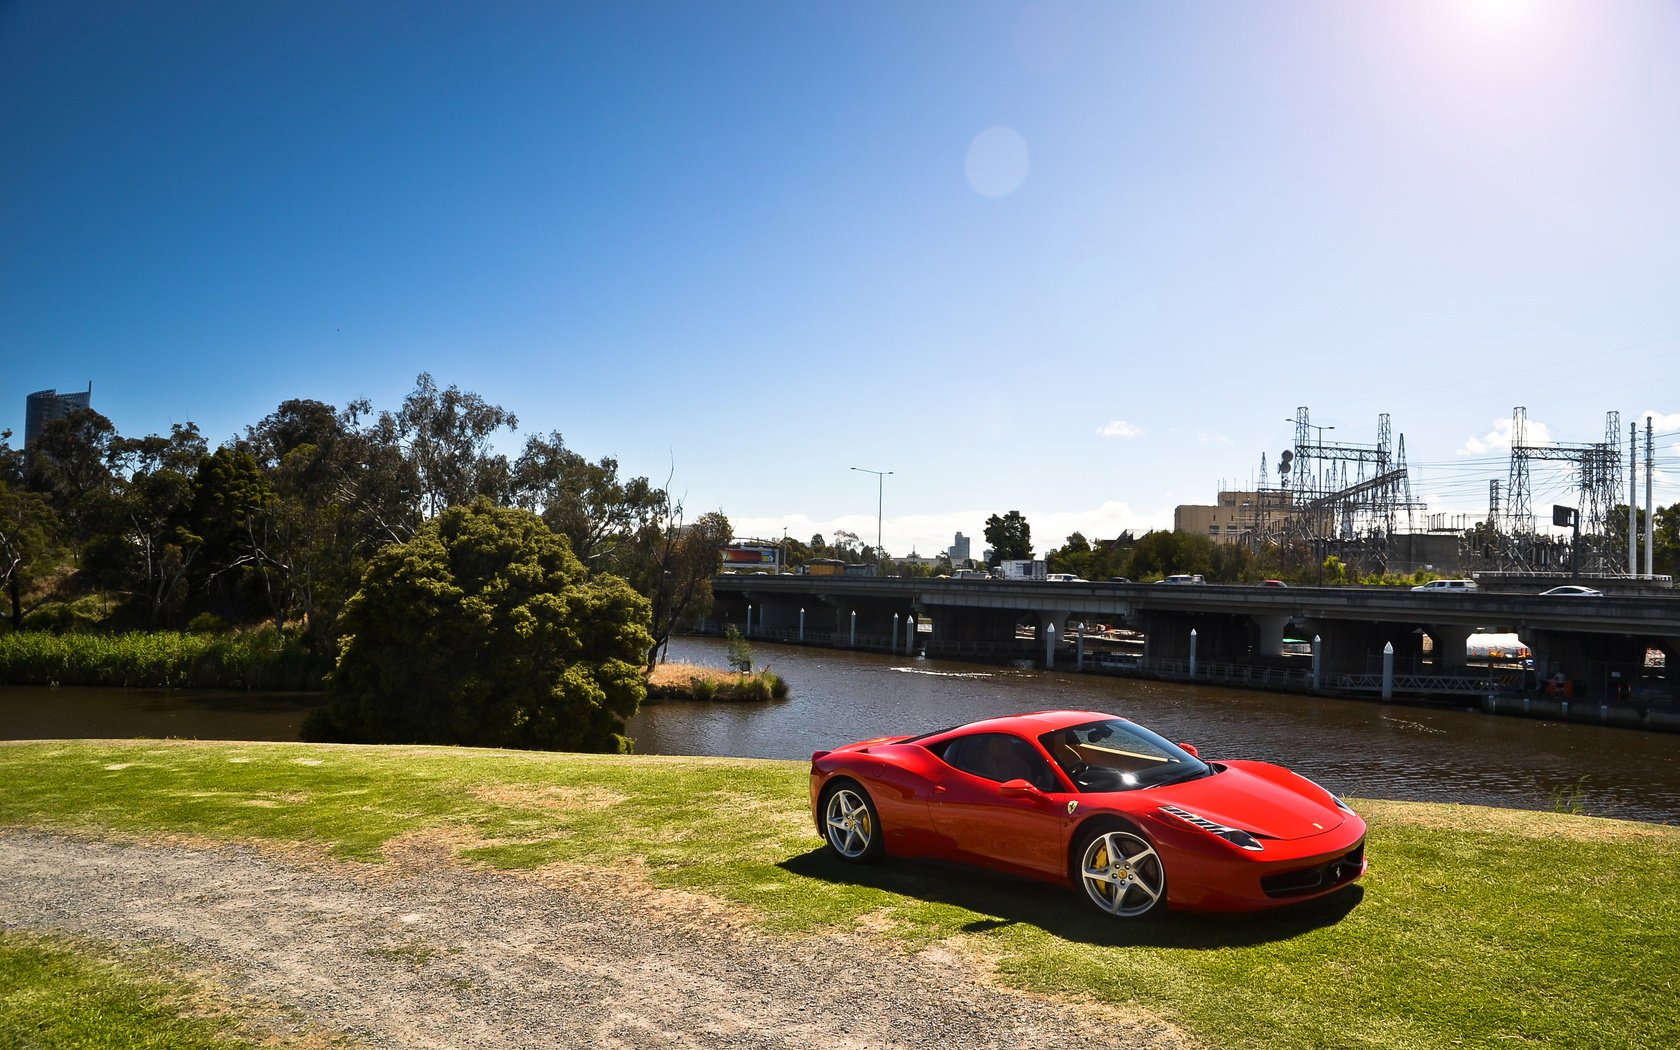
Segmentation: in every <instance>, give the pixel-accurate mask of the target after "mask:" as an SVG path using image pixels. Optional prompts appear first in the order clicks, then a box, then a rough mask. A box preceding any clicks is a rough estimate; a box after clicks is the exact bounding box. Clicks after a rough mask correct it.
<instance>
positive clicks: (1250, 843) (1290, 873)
mask: <svg viewBox="0 0 1680 1050" xmlns="http://www.w3.org/2000/svg"><path fill="white" fill-rule="evenodd" d="M811 809H812V813H813V815H814V816H815V817H816V823H817V832H818V834H820V835H822V837H823V838H824V840H826V841H827V843H828V847H829V848H830V849H832V850H833V851H834V853H835V854H836V855H837V856H839V857H840V858H841V859H843V860H848V861H867V860H873V859H875V858H877V857H879V856H881V855H882V854H891V855H893V856H896V857H920V858H930V859H938V860H954V861H963V862H966V863H970V864H978V865H982V866H984V867H988V868H995V869H997V870H1000V871H1006V872H1010V873H1013V874H1017V875H1025V876H1029V877H1031V878H1036V879H1043V880H1045V881H1047V882H1055V883H1066V882H1068V881H1071V882H1072V883H1073V884H1074V885H1075V886H1079V887H1083V888H1084V890H1085V893H1086V895H1087V896H1088V897H1090V899H1091V903H1093V904H1095V905H1096V906H1097V907H1098V908H1100V909H1101V910H1102V911H1103V912H1105V913H1107V914H1109V915H1113V916H1117V917H1119V918H1126V919H1131V918H1139V917H1141V916H1145V915H1149V914H1152V913H1155V912H1157V911H1158V910H1159V909H1161V908H1163V907H1169V906H1170V907H1175V908H1189V909H1198V910H1204V911H1249V910H1254V909H1260V908H1272V907H1276V906H1278V905H1283V904H1290V903H1293V902H1296V901H1303V900H1308V899H1311V898H1313V897H1319V896H1323V895H1324V894H1327V893H1331V892H1333V891H1335V890H1336V889H1338V888H1340V887H1342V886H1346V885H1347V884H1349V883H1351V882H1353V881H1354V880H1355V879H1357V878H1359V877H1360V876H1361V875H1363V874H1364V873H1365V822H1364V821H1363V820H1361V819H1360V818H1359V816H1358V814H1356V813H1354V812H1353V810H1352V809H1350V808H1348V805H1347V804H1346V803H1345V802H1343V801H1342V800H1341V799H1339V798H1337V797H1336V796H1335V795H1332V794H1331V793H1330V792H1328V791H1326V790H1324V789H1323V788H1321V787H1319V786H1318V785H1317V784H1315V783H1313V782H1312V781H1310V780H1308V779H1307V778H1305V777H1303V776H1299V775H1297V774H1295V773H1291V772H1290V771H1289V770H1287V769H1284V768H1283V767H1281V766H1274V765H1270V764H1268V763H1265V762H1203V761H1202V760H1201V759H1200V758H1198V757H1197V755H1196V749H1195V748H1194V747H1191V746H1190V745H1188V744H1174V743H1172V742H1170V741H1168V740H1166V739H1165V738H1163V737H1161V736H1158V735H1156V734H1155V733H1152V732H1150V731H1149V730H1147V729H1145V728H1144V727H1142V726H1140V725H1138V724H1137V723H1135V722H1132V721H1129V720H1127V719H1124V718H1119V717H1117V716H1115V715H1108V714H1102V713H1100V712H1096V711H1040V712H1037V713H1035V714H1025V715H1011V716H1009V717H1007V718H991V719H987V720H985V721H982V722H973V723H970V724H968V725H964V726H957V727H956V728H954V729H941V730H939V731H937V732H933V733H925V734H923V735H921V736H909V737H906V736H893V737H881V738H879V739H876V740H864V741H861V742H859V743H856V744H848V745H847V746H845V747H842V748H837V749H835V750H833V751H818V752H817V753H816V754H814V755H812V756H811Z"/></svg>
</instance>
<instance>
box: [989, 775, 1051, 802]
mask: <svg viewBox="0 0 1680 1050" xmlns="http://www.w3.org/2000/svg"><path fill="white" fill-rule="evenodd" d="M998 794H1000V795H1002V796H1003V797H1004V798H1033V797H1034V796H1037V795H1042V794H1044V792H1042V791H1040V790H1038V789H1037V788H1035V787H1033V786H1032V785H1031V784H1030V783H1028V782H1027V781H1025V780H1022V779H1021V778H1020V777H1016V778H1015V779H1014V780H1005V781H1004V782H1003V783H1002V784H999V785H998Z"/></svg>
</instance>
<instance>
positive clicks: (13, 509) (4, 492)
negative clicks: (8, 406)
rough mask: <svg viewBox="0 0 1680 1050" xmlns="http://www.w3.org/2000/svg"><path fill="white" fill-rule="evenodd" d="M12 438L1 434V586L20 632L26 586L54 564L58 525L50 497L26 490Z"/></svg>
mask: <svg viewBox="0 0 1680 1050" xmlns="http://www.w3.org/2000/svg"><path fill="white" fill-rule="evenodd" d="M11 437H12V432H11V431H9V430H0V586H4V588H5V592H6V601H7V604H8V605H9V607H10V612H9V614H8V616H7V619H8V620H9V621H10V623H11V625H12V630H14V631H17V630H22V629H23V615H24V612H25V609H24V601H23V591H24V586H25V582H26V581H27V580H29V579H30V578H32V577H33V576H35V575H36V574H37V573H38V572H40V571H42V570H45V569H50V568H51V567H52V565H53V563H54V561H55V556H56V555H57V553H58V530H59V521H58V515H57V514H55V513H54V512H53V508H52V504H51V503H50V502H49V501H48V500H47V497H46V496H45V495H43V494H41V493H39V492H31V491H30V490H29V489H28V488H26V487H25V485H24V471H23V454H22V451H21V450H18V449H14V448H12V446H11Z"/></svg>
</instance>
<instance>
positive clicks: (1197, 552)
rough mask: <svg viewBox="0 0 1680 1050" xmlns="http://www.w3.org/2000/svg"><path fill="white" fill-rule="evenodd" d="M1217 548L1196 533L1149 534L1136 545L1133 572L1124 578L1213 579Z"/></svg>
mask: <svg viewBox="0 0 1680 1050" xmlns="http://www.w3.org/2000/svg"><path fill="white" fill-rule="evenodd" d="M1213 548H1214V542H1213V541H1212V540H1210V539H1208V538H1207V537H1206V536H1202V535H1198V534H1195V533H1189V532H1169V531H1165V530H1156V531H1151V532H1147V533H1145V534H1144V535H1143V536H1142V537H1141V538H1139V540H1138V541H1137V543H1136V545H1135V546H1133V548H1132V559H1131V566H1130V568H1131V571H1130V572H1128V573H1124V574H1123V575H1126V576H1130V577H1131V578H1132V579H1134V580H1143V579H1149V578H1152V577H1161V576H1171V575H1174V574H1176V573H1195V574H1200V575H1203V576H1210V575H1212V574H1213V566H1214V560H1213V558H1214V553H1213Z"/></svg>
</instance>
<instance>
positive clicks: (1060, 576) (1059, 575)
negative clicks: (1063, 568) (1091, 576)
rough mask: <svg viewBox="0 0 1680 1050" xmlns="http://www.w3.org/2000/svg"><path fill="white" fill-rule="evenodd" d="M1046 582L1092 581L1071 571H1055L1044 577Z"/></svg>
mask: <svg viewBox="0 0 1680 1050" xmlns="http://www.w3.org/2000/svg"><path fill="white" fill-rule="evenodd" d="M1044 582H1045V583H1088V582H1090V581H1088V580H1084V579H1081V578H1080V577H1078V576H1075V575H1074V574H1073V573H1071V572H1053V573H1051V574H1050V575H1048V576H1046V577H1044Z"/></svg>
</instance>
